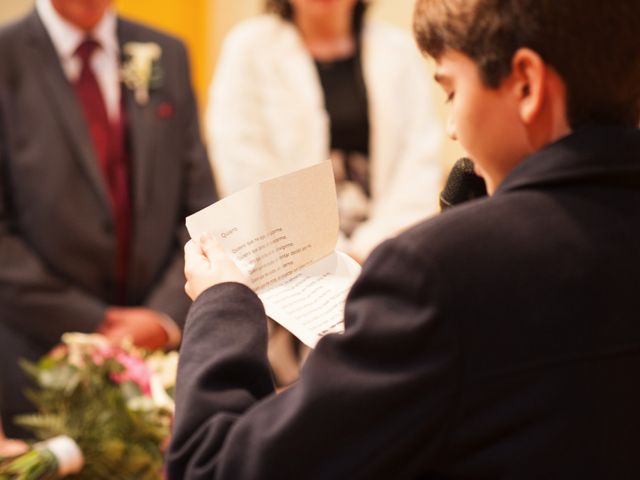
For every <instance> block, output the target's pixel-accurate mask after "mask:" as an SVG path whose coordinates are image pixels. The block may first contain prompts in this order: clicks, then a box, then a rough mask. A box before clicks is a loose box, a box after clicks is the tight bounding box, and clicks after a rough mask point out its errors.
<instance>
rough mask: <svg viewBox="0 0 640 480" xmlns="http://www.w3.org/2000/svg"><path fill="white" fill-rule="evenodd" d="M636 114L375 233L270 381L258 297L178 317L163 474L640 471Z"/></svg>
mask: <svg viewBox="0 0 640 480" xmlns="http://www.w3.org/2000/svg"><path fill="white" fill-rule="evenodd" d="M638 272H640V131H638V130H635V129H634V130H623V129H616V128H585V129H583V130H580V131H578V132H577V133H575V134H573V135H571V136H569V137H567V138H565V139H563V140H561V141H559V142H558V143H556V144H553V145H551V146H548V147H547V148H545V149H543V150H542V151H540V152H538V153H536V154H534V155H532V156H531V157H529V158H527V159H525V160H524V161H523V163H521V164H520V165H519V166H518V167H516V168H515V169H514V170H513V171H512V173H511V174H510V175H509V176H508V177H507V178H506V179H505V180H504V182H503V184H502V185H501V186H500V187H499V189H498V191H497V192H496V193H495V195H494V196H493V197H491V198H488V199H484V200H479V201H473V202H470V203H468V204H465V205H461V206H459V207H456V208H454V209H451V210H450V211H448V212H445V213H443V214H442V215H440V216H439V217H436V218H435V219H433V220H431V221H427V222H425V223H423V224H421V225H418V226H416V227H415V228H413V229H412V230H410V231H408V232H407V233H405V234H403V235H401V236H400V237H398V238H396V239H393V240H391V241H388V242H386V243H385V244H383V245H382V246H381V247H379V248H378V249H377V250H376V251H375V252H374V253H373V254H372V255H371V257H370V258H369V260H368V261H367V262H366V264H365V266H364V269H363V272H362V275H361V276H360V278H359V279H358V280H357V282H356V284H355V285H354V287H353V289H352V291H351V293H350V295H349V298H348V300H347V305H346V313H345V322H346V331H345V333H344V334H343V335H337V334H333V335H328V336H326V337H325V338H323V339H322V340H321V341H320V342H319V343H318V345H317V348H316V349H315V351H314V352H312V353H311V355H310V356H309V359H308V361H307V362H306V364H305V366H304V368H303V370H302V374H301V378H300V381H299V382H298V383H297V384H295V385H294V386H292V387H291V388H290V389H288V390H286V391H285V392H283V393H281V394H279V395H273V389H272V387H271V382H270V379H269V373H268V368H267V360H266V357H265V344H266V332H265V319H264V311H263V309H262V305H261V303H260V301H259V300H258V298H257V297H256V296H255V295H254V294H253V293H252V292H251V291H250V290H249V289H247V288H246V287H243V286H241V285H239V284H235V283H226V284H221V285H218V286H215V287H213V288H211V289H209V290H207V291H205V292H204V293H203V294H202V296H201V297H200V298H199V299H198V300H197V301H196V302H195V304H194V305H193V307H192V309H191V312H190V314H189V316H188V319H187V325H186V331H185V337H184V341H183V344H182V356H181V359H180V367H179V372H178V387H177V416H176V420H175V426H174V436H173V443H172V445H171V449H170V453H169V478H171V479H176V480H177V479H185V480H186V479H189V480H195V479H205V478H206V479H213V478H229V479H235V480H238V479H256V478H264V479H271V478H279V479H284V478H292V479H294V478H295V479H301V478H304V479H311V478H321V479H356V478H381V479H404V478H407V479H412V478H430V479H443V478H447V479H454V478H465V479H514V480H515V479H517V480H526V479H531V480H534V479H535V480H541V479H545V480H547V479H562V480H567V479H598V480H602V479H607V480H612V479H633V478H638V475H640V455H638V442H639V439H640V381H639V379H640V294H639V290H638Z"/></svg>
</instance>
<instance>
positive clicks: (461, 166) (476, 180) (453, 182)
mask: <svg viewBox="0 0 640 480" xmlns="http://www.w3.org/2000/svg"><path fill="white" fill-rule="evenodd" d="M486 195H487V186H486V184H485V183H484V180H483V178H482V177H481V176H479V175H476V172H475V171H474V169H473V162H472V161H471V160H469V159H468V158H461V159H460V160H458V161H457V162H456V163H455V164H454V165H453V168H452V169H451V172H449V177H448V178H447V183H446V184H445V186H444V189H443V190H442V193H440V210H446V209H447V208H451V207H453V206H455V205H458V204H459V203H463V202H466V201H468V200H473V199H474V198H479V197H484V196H486Z"/></svg>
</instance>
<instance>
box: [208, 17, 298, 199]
mask: <svg viewBox="0 0 640 480" xmlns="http://www.w3.org/2000/svg"><path fill="white" fill-rule="evenodd" d="M257 41H259V39H258V38H256V36H255V31H254V30H251V29H248V30H247V29H243V28H236V29H235V30H233V31H232V32H231V33H230V34H229V36H228V37H227V38H226V40H225V42H224V44H223V47H222V51H221V53H220V60H219V62H218V66H217V69H216V75H215V78H214V80H213V82H212V83H211V86H210V91H209V105H208V108H207V113H206V132H207V144H208V148H209V152H210V156H211V161H212V164H213V166H214V171H215V174H216V180H217V183H218V188H219V190H220V193H221V195H222V196H226V195H229V194H231V193H234V192H236V191H238V190H241V189H243V188H245V187H248V186H250V185H253V184H255V183H257V182H260V181H263V180H266V179H268V178H271V177H273V176H276V175H277V174H278V173H279V172H281V170H282V169H283V168H284V167H282V166H281V163H282V160H281V159H279V158H278V156H277V155H275V153H274V149H273V148H272V147H271V142H272V139H270V138H268V136H269V133H268V129H267V125H268V123H269V122H270V120H269V118H268V117H267V115H266V113H265V108H264V99H263V96H262V94H261V90H262V89H263V88H267V86H265V85H263V84H262V81H261V80H260V78H261V75H260V74H259V69H258V67H257V65H256V61H255V60H256V53H255V50H256V49H255V43H256V42H257ZM290 127H291V126H286V125H283V126H282V128H284V129H286V128H290ZM283 173H284V172H283Z"/></svg>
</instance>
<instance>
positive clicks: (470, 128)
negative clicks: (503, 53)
mask: <svg viewBox="0 0 640 480" xmlns="http://www.w3.org/2000/svg"><path fill="white" fill-rule="evenodd" d="M434 78H435V80H436V82H438V83H439V84H440V86H441V87H442V88H443V89H444V91H445V94H446V96H447V103H448V104H449V105H450V112H449V117H448V122H447V134H448V135H449V136H450V137H451V138H452V139H454V140H458V141H459V142H460V143H461V144H462V146H463V147H464V148H465V150H466V151H467V152H468V153H469V155H470V157H471V158H472V159H473V160H474V162H475V165H476V169H477V170H478V173H479V174H480V175H482V176H483V177H484V178H485V181H486V182H487V187H488V190H489V192H490V193H492V192H493V191H494V189H495V187H496V186H497V185H498V184H499V183H500V182H501V181H502V179H503V178H504V177H505V176H506V174H507V173H509V171H510V170H511V169H512V168H513V167H514V166H515V165H516V164H517V163H519V161H520V160H522V158H524V156H526V155H527V154H529V153H531V147H530V142H529V141H528V140H527V133H526V129H525V127H524V125H523V122H522V120H521V116H520V111H521V110H520V106H519V98H520V97H519V96H518V95H514V94H513V90H514V85H513V80H512V78H511V76H508V77H507V78H505V79H504V80H503V81H502V82H501V84H500V86H499V87H498V88H495V89H494V88H489V87H487V86H485V84H484V83H483V82H482V80H481V78H480V74H479V71H478V67H477V66H476V64H475V63H474V62H473V60H472V59H471V58H470V57H468V56H467V55H465V54H464V53H462V52H459V51H457V50H451V49H447V50H445V51H444V52H443V54H442V55H441V56H440V57H439V58H437V59H436V70H435V76H434Z"/></svg>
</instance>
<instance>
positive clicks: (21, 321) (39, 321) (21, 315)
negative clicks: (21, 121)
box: [0, 86, 106, 348]
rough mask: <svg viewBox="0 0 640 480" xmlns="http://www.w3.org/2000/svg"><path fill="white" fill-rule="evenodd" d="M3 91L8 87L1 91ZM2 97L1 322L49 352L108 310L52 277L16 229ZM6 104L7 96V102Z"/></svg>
mask: <svg viewBox="0 0 640 480" xmlns="http://www.w3.org/2000/svg"><path fill="white" fill-rule="evenodd" d="M0 88H2V87H1V86H0ZM1 95H2V92H0V322H3V323H5V324H6V325H7V326H8V327H10V328H12V329H15V330H17V331H20V332H22V333H23V334H25V335H26V336H28V337H30V338H31V339H33V340H35V341H36V342H37V343H39V344H40V345H42V346H44V347H45V348H49V347H51V346H53V345H55V344H56V343H58V342H59V341H60V336H61V335H62V334H63V333H64V332H68V331H80V332H93V331H95V330H96V328H97V327H98V325H99V324H100V323H101V322H102V320H103V318H104V311H105V308H106V305H105V304H104V303H103V302H101V301H100V300H99V299H97V298H94V297H93V296H91V295H89V294H87V293H86V292H83V291H81V290H78V289H77V288H74V287H73V286H72V285H70V284H69V283H68V282H67V281H65V280H64V279H63V278H60V277H59V276H57V275H55V274H54V273H52V272H51V271H50V270H49V269H48V267H47V265H45V264H44V263H43V262H42V261H41V260H40V258H39V256H38V254H37V252H35V251H34V250H33V249H32V248H31V247H30V245H29V244H28V242H27V241H25V240H24V239H23V238H22V237H21V236H20V232H19V228H18V226H17V225H16V220H15V217H14V214H13V212H12V194H11V192H12V188H15V186H11V185H10V184H9V178H8V175H7V172H8V171H9V169H10V168H11V165H10V163H11V158H10V153H9V152H10V148H9V136H8V130H7V129H8V128H9V125H10V122H9V121H8V119H7V117H6V108H5V106H6V102H4V101H3V98H2V96H1ZM4 98H5V99H6V97H4Z"/></svg>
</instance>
